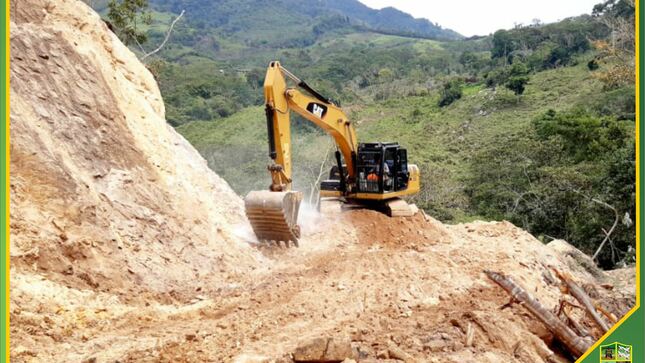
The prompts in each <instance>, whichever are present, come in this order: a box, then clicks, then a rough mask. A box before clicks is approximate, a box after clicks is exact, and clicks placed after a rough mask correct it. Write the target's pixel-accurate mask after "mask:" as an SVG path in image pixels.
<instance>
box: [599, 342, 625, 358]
mask: <svg viewBox="0 0 645 363" xmlns="http://www.w3.org/2000/svg"><path fill="white" fill-rule="evenodd" d="M600 362H601V363H632V346H631V345H627V344H622V343H618V342H614V343H611V344H605V345H601V346H600Z"/></svg>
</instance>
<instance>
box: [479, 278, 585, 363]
mask: <svg viewBox="0 0 645 363" xmlns="http://www.w3.org/2000/svg"><path fill="white" fill-rule="evenodd" d="M484 273H485V274H486V276H488V278H490V279H491V280H493V281H494V282H495V283H496V284H497V285H499V286H500V287H501V288H503V289H504V290H505V291H506V292H507V293H509V294H510V295H511V296H512V297H513V298H514V299H515V300H517V301H519V302H520V303H522V306H524V307H525V308H526V309H527V310H528V311H529V312H530V313H531V314H533V315H534V316H535V317H536V318H537V319H538V320H540V321H541V322H542V323H543V324H544V325H545V326H546V327H547V328H548V329H549V330H550V331H551V332H552V333H553V335H555V337H556V339H558V340H559V341H560V342H562V344H563V345H564V346H565V347H566V348H567V350H568V351H569V352H570V353H571V354H572V355H573V356H574V357H575V358H578V357H580V356H582V355H583V354H584V352H586V351H587V350H588V349H589V347H591V345H592V344H593V341H592V340H591V339H590V338H582V337H580V336H578V335H577V334H576V333H575V332H574V331H573V330H572V329H571V328H569V326H567V325H566V324H565V323H564V322H562V321H561V320H560V319H558V317H557V316H556V315H555V314H553V313H552V312H551V311H550V310H548V309H546V308H545V307H544V306H542V304H540V302H539V301H538V300H536V299H535V298H534V297H533V296H531V295H530V294H529V293H528V292H526V290H524V289H523V288H522V287H521V286H519V285H518V284H517V283H515V281H513V279H511V278H510V277H508V276H505V275H503V274H501V273H499V272H494V271H489V270H485V271H484Z"/></svg>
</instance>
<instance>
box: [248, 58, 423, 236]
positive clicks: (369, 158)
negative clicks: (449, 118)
mask: <svg viewBox="0 0 645 363" xmlns="http://www.w3.org/2000/svg"><path fill="white" fill-rule="evenodd" d="M285 77H287V78H288V79H290V80H291V81H292V82H293V83H294V84H295V87H287V79H285ZM300 90H303V91H305V92H306V93H303V92H301V91H300ZM264 101H265V113H266V122H267V134H268V141H269V157H270V158H271V164H270V165H269V166H268V170H269V172H270V174H271V185H270V186H269V190H264V191H251V192H249V194H248V195H247V196H246V197H245V198H244V204H245V207H246V215H247V217H248V219H249V221H250V222H251V226H252V227H253V231H254V232H255V234H256V236H257V238H258V240H259V241H260V242H264V241H275V242H277V243H280V242H286V243H287V244H288V243H289V242H293V243H295V244H296V245H298V239H299V238H300V227H299V226H298V212H299V210H300V203H301V202H302V193H301V192H297V191H292V190H291V183H292V180H291V175H292V170H291V169H292V166H291V125H290V121H289V113H290V111H293V112H296V113H298V114H299V115H301V116H302V117H304V118H305V119H306V120H308V121H310V122H312V123H313V124H315V125H316V126H318V127H320V128H321V129H323V130H324V131H325V132H326V133H327V134H329V135H330V136H331V137H332V138H333V139H334V142H335V143H336V163H337V165H335V166H334V167H333V168H332V170H331V172H330V177H329V179H328V180H325V181H323V182H322V183H321V185H320V197H321V198H325V199H326V200H327V201H329V200H333V199H336V200H339V201H341V202H347V203H351V204H364V205H368V206H370V207H372V206H373V207H375V208H377V209H380V210H385V211H386V212H387V213H388V214H389V215H391V216H410V215H413V214H414V213H416V207H414V206H410V205H408V204H407V203H406V202H405V201H404V200H403V199H401V198H402V197H404V196H409V195H412V194H415V193H417V192H418V191H419V179H420V176H419V168H417V166H416V165H412V164H408V160H407V150H406V149H404V148H402V147H401V146H400V145H399V144H398V143H395V142H372V143H360V144H359V143H358V141H357V140H356V132H355V130H354V126H353V125H352V123H351V122H350V121H349V120H348V118H347V116H346V115H345V113H344V112H343V111H342V110H341V108H340V107H339V106H338V105H337V104H336V103H335V102H334V101H332V100H331V99H328V98H326V97H324V96H322V95H321V94H320V93H318V92H316V91H315V90H314V89H313V88H311V87H310V86H309V85H307V83H305V82H304V81H302V80H301V79H299V78H297V77H296V76H294V75H293V74H292V73H291V72H289V71H288V70H286V69H285V68H283V67H282V66H280V63H279V62H271V63H270V64H269V67H268V69H267V74H266V77H265V79H264Z"/></svg>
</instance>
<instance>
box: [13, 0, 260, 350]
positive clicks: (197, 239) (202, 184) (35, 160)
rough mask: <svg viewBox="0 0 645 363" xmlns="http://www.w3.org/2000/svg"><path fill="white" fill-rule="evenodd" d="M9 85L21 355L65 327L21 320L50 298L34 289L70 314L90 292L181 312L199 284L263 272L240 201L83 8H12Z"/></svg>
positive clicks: (144, 75)
mask: <svg viewBox="0 0 645 363" xmlns="http://www.w3.org/2000/svg"><path fill="white" fill-rule="evenodd" d="M10 77H11V211H10V213H11V266H12V274H11V276H12V280H11V284H12V305H13V307H14V310H12V314H13V315H12V318H13V321H12V322H13V323H12V333H14V334H16V335H18V336H20V334H21V333H22V334H23V335H22V336H23V339H18V340H17V343H18V344H19V343H20V342H21V340H22V342H23V343H24V342H25V339H27V340H32V339H33V341H34V342H36V341H38V340H40V339H44V338H43V336H45V337H46V336H50V338H51V336H54V337H56V336H58V335H57V333H51V334H50V331H51V329H50V325H51V326H55V325H58V324H59V322H57V321H56V320H52V323H51V324H49V323H47V322H45V323H42V322H40V321H38V322H36V321H31V318H30V317H29V314H28V313H27V312H28V311H29V310H31V309H36V308H38V306H40V305H39V304H41V303H43V301H42V300H41V299H42V298H45V297H47V296H49V293H45V292H43V291H40V290H39V289H34V288H33V286H34V284H35V286H42V287H43V289H44V290H45V291H49V292H51V293H52V296H58V294H59V293H60V294H61V296H70V299H71V301H79V299H81V298H82V299H85V298H88V299H90V300H92V299H95V298H97V299H98V297H97V296H98V295H97V296H94V295H93V293H87V292H85V291H84V290H85V289H88V290H90V291H95V292H96V293H98V294H102V293H109V294H110V295H111V296H112V297H114V298H117V300H118V301H128V300H140V301H141V302H143V301H144V300H145V298H144V296H145V295H146V294H150V295H154V296H158V297H159V298H160V299H162V300H163V301H167V302H171V301H189V300H190V299H192V298H193V297H194V295H195V289H196V288H197V286H196V284H195V281H196V280H197V281H200V284H201V285H202V286H203V289H204V290H209V289H216V288H218V287H220V286H222V285H225V284H228V283H230V282H231V281H235V280H237V278H236V276H238V275H242V274H248V273H249V272H250V271H252V269H254V268H257V267H258V266H260V265H259V263H260V261H261V256H260V255H259V254H257V253H256V251H254V250H253V249H252V248H249V246H248V245H247V244H245V243H243V242H241V241H240V240H239V239H238V238H237V237H235V234H234V233H235V228H236V225H237V224H240V223H245V218H244V217H243V211H242V208H241V205H242V204H241V201H240V199H239V197H238V196H237V195H235V193H233V191H232V190H231V189H230V187H229V186H228V185H227V183H226V182H225V181H224V180H222V179H220V178H219V177H218V176H217V175H215V174H214V173H213V172H212V171H210V170H209V169H208V167H207V165H206V162H205V161H204V160H203V159H202V158H201V157H200V156H199V154H198V153H197V152H196V151H195V150H194V149H193V148H192V147H191V146H190V145H189V144H188V143H187V142H186V140H184V139H183V138H182V137H181V136H180V135H178V134H177V133H176V132H175V131H174V130H173V129H172V128H171V127H169V126H168V125H167V124H166V122H165V119H164V106H163V102H162V99H161V96H160V93H159V90H158V88H157V85H156V82H155V80H154V79H153V77H152V75H151V74H150V73H149V72H148V71H147V70H146V68H145V67H144V66H143V65H142V64H141V63H140V62H139V61H138V60H137V59H136V57H135V56H134V55H133V54H132V53H131V52H130V51H129V50H128V49H127V48H126V47H125V46H123V44H121V42H120V41H119V40H118V39H117V38H116V37H115V36H114V35H113V34H112V33H111V32H110V31H108V29H107V27H106V25H105V24H104V23H103V22H102V21H101V20H100V18H99V16H98V15H97V14H96V13H95V12H94V11H92V10H91V9H89V8H88V7H87V6H86V5H85V4H83V3H82V2H80V1H46V0H29V1H12V2H11V71H10ZM34 281H39V282H38V283H35V282H34ZM70 289H71V290H70ZM41 294H45V295H44V296H43V295H41ZM104 298H105V297H104V296H102V297H101V300H103V299H104ZM82 299H81V300H80V301H83V300H82ZM110 300H113V299H112V298H105V301H110ZM80 301H79V302H80ZM72 305H73V303H72V302H69V303H65V300H62V301H61V305H60V306H58V307H57V306H48V304H45V305H44V306H45V307H44V311H43V312H45V313H46V312H49V311H55V310H56V309H60V308H61V306H63V307H64V308H65V309H67V308H69V307H70V306H72ZM81 305H83V304H81ZM21 311H24V312H25V313H24V314H21V313H20V312H21ZM38 320H39V319H38ZM41 325H45V326H44V327H41ZM72 327H73V326H72ZM72 329H73V328H72ZM25 332H29V333H25ZM65 334H71V332H69V331H68V332H67V333H65ZM40 335H43V336H40ZM63 335H64V334H63ZM51 339H55V340H56V339H58V338H51ZM45 340H47V339H45Z"/></svg>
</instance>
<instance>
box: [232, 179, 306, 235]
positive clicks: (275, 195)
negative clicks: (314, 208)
mask: <svg viewBox="0 0 645 363" xmlns="http://www.w3.org/2000/svg"><path fill="white" fill-rule="evenodd" d="M301 201H302V193H301V192H271V191H252V192H249V194H247V196H246V198H244V207H245V210H246V216H247V218H248V219H249V222H250V223H251V227H252V228H253V232H255V235H256V237H257V238H258V240H259V241H260V242H264V243H267V244H275V245H278V246H280V245H281V242H284V244H285V245H286V246H289V244H290V243H289V242H293V243H294V244H295V245H296V246H298V239H299V238H300V227H299V226H298V211H299V209H300V202H301ZM272 242H273V243H272Z"/></svg>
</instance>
